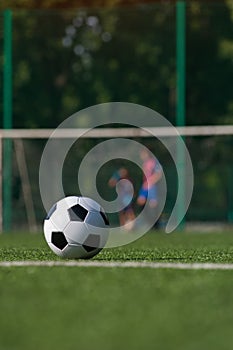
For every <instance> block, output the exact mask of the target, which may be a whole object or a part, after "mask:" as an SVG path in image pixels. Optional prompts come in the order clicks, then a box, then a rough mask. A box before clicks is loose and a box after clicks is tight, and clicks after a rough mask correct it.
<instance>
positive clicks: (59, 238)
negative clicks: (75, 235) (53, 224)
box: [51, 232, 68, 250]
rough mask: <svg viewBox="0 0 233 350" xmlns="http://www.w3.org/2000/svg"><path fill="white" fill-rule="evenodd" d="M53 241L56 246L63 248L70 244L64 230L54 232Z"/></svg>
mask: <svg viewBox="0 0 233 350" xmlns="http://www.w3.org/2000/svg"><path fill="white" fill-rule="evenodd" d="M51 241H52V243H53V245H55V247H57V248H58V249H61V250H62V249H64V248H65V247H66V246H67V244H68V242H67V240H66V238H65V235H64V233H63V232H52V239H51Z"/></svg>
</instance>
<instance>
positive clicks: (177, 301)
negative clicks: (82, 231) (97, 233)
mask: <svg viewBox="0 0 233 350" xmlns="http://www.w3.org/2000/svg"><path fill="white" fill-rule="evenodd" d="M0 259H1V260H2V261H12V260H61V259H59V258H58V257H56V256H55V255H54V254H53V253H52V252H51V251H50V250H49V248H48V247H47V245H46V243H45V241H44V238H43V236H42V235H41V234H37V235H29V234H4V235H1V236H0ZM95 259H96V260H111V261H112V260H117V261H119V260H120V261H128V260H132V261H135V260H138V261H140V260H143V261H144V260H148V261H158V262H166V261H169V262H218V263H231V262H233V233H232V232H225V233H220V232H219V233H212V234H209V233H208V234H207V233H202V234H201V233H181V232H177V233H174V234H172V235H166V234H164V233H159V232H151V233H149V234H147V235H146V236H145V237H143V238H142V239H140V240H138V241H136V242H135V243H133V244H130V245H127V246H125V247H121V248H115V249H108V250H103V251H102V252H101V253H100V254H99V255H98V256H97V257H96V258H95ZM232 290H233V271H216V270H208V271H207V270H205V271H204V270H185V271H183V270H175V269H149V268H118V267H113V268H100V267H77V266H76V267H65V266H56V267H42V266H41V267H40V266H37V267H35V266H31V267H30V266H28V267H0V310H1V317H0V350H31V349H43V350H47V349H48V350H50V349H52V350H63V349H66V350H73V349H82V350H89V349H90V350H93V349H95V350H115V349H116V350H124V349H127V350H131V349H132V350H139V349H146V350H147V349H157V350H170V349H171V350H181V349H185V350H196V349H200V350H202V349H211V350H219V349H221V350H228V349H229V350H230V349H232V344H233V332H232V324H233V299H232Z"/></svg>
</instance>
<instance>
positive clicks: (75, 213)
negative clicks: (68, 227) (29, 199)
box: [68, 204, 88, 221]
mask: <svg viewBox="0 0 233 350" xmlns="http://www.w3.org/2000/svg"><path fill="white" fill-rule="evenodd" d="M68 213H69V216H70V220H71V221H84V220H85V219H86V216H87V214H88V210H87V209H85V208H83V207H82V206H81V205H79V204H76V205H74V206H73V207H71V208H70V209H68Z"/></svg>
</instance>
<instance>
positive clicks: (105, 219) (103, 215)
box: [100, 211, 109, 226]
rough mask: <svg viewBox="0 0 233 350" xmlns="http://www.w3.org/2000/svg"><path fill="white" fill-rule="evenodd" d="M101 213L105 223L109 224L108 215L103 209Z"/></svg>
mask: <svg viewBox="0 0 233 350" xmlns="http://www.w3.org/2000/svg"><path fill="white" fill-rule="evenodd" d="M100 215H101V216H102V218H103V220H104V223H105V225H108V226H109V221H108V218H107V215H106V214H105V213H104V212H102V211H100Z"/></svg>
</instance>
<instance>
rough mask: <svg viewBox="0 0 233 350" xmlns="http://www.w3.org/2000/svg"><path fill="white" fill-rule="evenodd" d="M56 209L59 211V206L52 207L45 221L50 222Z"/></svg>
mask: <svg viewBox="0 0 233 350" xmlns="http://www.w3.org/2000/svg"><path fill="white" fill-rule="evenodd" d="M56 209H57V204H54V205H53V206H52V208H51V209H50V210H49V212H48V214H47V216H46V218H45V220H49V219H50V218H51V216H52V214H53V213H54V212H55V210H56Z"/></svg>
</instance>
